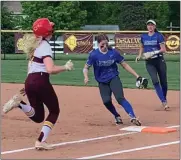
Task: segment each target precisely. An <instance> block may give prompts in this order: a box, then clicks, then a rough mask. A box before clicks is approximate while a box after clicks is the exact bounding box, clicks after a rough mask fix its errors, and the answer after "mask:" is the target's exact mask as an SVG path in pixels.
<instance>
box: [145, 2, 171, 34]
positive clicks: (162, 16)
mask: <svg viewBox="0 0 181 160" xmlns="http://www.w3.org/2000/svg"><path fill="white" fill-rule="evenodd" d="M144 10H145V17H146V19H147V20H148V19H154V20H155V21H156V22H157V26H158V28H159V29H160V30H166V28H167V26H168V25H169V19H170V18H169V16H170V9H169V5H168V2H165V1H164V2H162V1H161V2H152V1H147V2H145V3H144Z"/></svg>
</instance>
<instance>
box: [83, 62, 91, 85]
mask: <svg viewBox="0 0 181 160" xmlns="http://www.w3.org/2000/svg"><path fill="white" fill-rule="evenodd" d="M89 68H90V66H88V65H87V64H85V66H84V68H83V74H84V83H85V85H87V83H88V82H89V76H88V72H89Z"/></svg>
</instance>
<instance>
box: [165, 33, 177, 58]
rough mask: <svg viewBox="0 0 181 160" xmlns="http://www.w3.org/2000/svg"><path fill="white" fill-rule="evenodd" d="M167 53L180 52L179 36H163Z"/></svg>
mask: <svg viewBox="0 0 181 160" xmlns="http://www.w3.org/2000/svg"><path fill="white" fill-rule="evenodd" d="M164 37H165V44H166V45H165V46H166V50H167V53H172V54H174V53H179V52H180V34H164Z"/></svg>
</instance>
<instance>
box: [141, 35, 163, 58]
mask: <svg viewBox="0 0 181 160" xmlns="http://www.w3.org/2000/svg"><path fill="white" fill-rule="evenodd" d="M164 42H165V40H164V37H163V35H162V34H161V33H159V32H155V33H154V34H153V35H152V36H149V35H148V33H145V34H142V35H141V43H142V45H143V49H144V51H143V52H151V51H156V50H160V44H161V43H164ZM153 58H154V57H153Z"/></svg>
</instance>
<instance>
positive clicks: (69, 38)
mask: <svg viewBox="0 0 181 160" xmlns="http://www.w3.org/2000/svg"><path fill="white" fill-rule="evenodd" d="M63 37H64V53H89V52H90V51H92V50H93V34H90V33H75V34H74V33H73V34H72V33H65V34H64V36H63Z"/></svg>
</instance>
